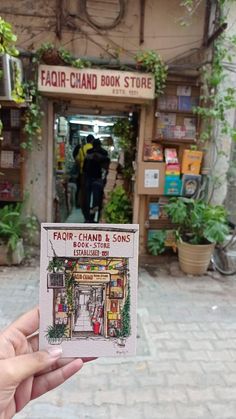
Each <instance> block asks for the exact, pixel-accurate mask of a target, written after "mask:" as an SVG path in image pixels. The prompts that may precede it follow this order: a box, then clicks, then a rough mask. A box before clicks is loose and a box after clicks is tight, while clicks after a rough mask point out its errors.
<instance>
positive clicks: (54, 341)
mask: <svg viewBox="0 0 236 419" xmlns="http://www.w3.org/2000/svg"><path fill="white" fill-rule="evenodd" d="M45 337H46V339H47V340H48V343H49V344H50V345H60V344H61V343H62V341H63V339H64V338H67V337H68V336H67V325H66V324H55V325H54V326H52V325H50V326H48V328H47V330H46V335H45Z"/></svg>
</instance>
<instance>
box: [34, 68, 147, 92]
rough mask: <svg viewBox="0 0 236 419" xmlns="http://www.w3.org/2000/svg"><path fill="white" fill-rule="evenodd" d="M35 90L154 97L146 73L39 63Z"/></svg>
mask: <svg viewBox="0 0 236 419" xmlns="http://www.w3.org/2000/svg"><path fill="white" fill-rule="evenodd" d="M38 90H39V91H40V92H45V93H54V94H58V95H60V96H61V95H62V94H63V93H64V94H73V95H93V96H108V97H119V98H122V97H123V98H132V99H149V100H151V99H154V97H155V83H154V77H153V75H152V74H150V73H138V72H136V73H135V72H129V71H118V70H103V69H93V68H85V69H76V68H73V67H62V66H48V65H40V66H39V72H38Z"/></svg>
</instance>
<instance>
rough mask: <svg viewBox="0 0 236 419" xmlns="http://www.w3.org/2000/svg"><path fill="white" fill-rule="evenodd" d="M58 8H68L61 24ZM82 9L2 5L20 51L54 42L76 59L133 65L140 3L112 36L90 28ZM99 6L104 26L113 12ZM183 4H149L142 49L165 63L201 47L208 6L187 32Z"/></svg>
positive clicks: (128, 9) (71, 4) (152, 0)
mask: <svg viewBox="0 0 236 419" xmlns="http://www.w3.org/2000/svg"><path fill="white" fill-rule="evenodd" d="M112 1H114V2H115V0H111V2H112ZM58 3H60V4H62V5H63V12H62V18H61V24H60V19H59V18H58V19H57V13H56V5H57V4H58ZM82 3H83V2H82V1H77V0H64V1H62V0H61V1H60V2H58V1H57V0H48V1H47V2H45V1H44V0H38V1H34V0H22V1H20V2H17V1H15V0H2V1H1V5H0V15H1V16H2V17H3V18H4V19H6V20H7V21H9V22H11V23H12V24H13V27H14V30H15V31H16V33H17V35H18V46H19V47H21V48H23V49H26V50H28V49H29V50H35V49H37V48H38V47H39V46H40V45H41V44H42V43H43V42H53V43H56V44H58V45H59V44H60V45H63V46H65V47H66V48H68V49H70V50H71V51H72V52H73V53H74V54H75V55H76V56H85V55H86V56H100V55H104V56H109V54H112V53H113V54H114V53H115V52H119V53H120V57H121V59H122V58H124V59H130V58H132V57H133V56H134V54H135V53H136V52H137V51H138V50H140V48H141V47H140V44H139V29H140V2H139V0H129V1H125V3H126V4H127V5H126V6H125V14H124V18H123V19H122V21H121V22H120V23H119V25H118V26H116V27H115V28H114V29H112V30H107V31H104V30H101V29H96V28H95V27H94V26H93V25H92V24H87V23H86V16H85V14H84V12H83V10H81V6H80V4H82ZM94 3H97V8H96V9H95V11H94V13H97V14H98V13H100V17H99V19H100V20H101V21H102V18H101V16H103V19H104V22H105V21H106V14H108V13H110V12H109V11H107V10H106V7H105V6H104V7H102V6H101V8H100V4H102V3H103V2H102V1H97V2H95V1H94ZM105 3H106V2H104V4H105ZM180 3H181V2H180V0H169V1H166V0H147V1H146V7H145V19H144V42H143V44H142V49H150V48H151V49H154V50H156V51H159V52H160V53H161V55H162V56H163V58H164V60H170V59H173V58H174V57H177V56H179V55H181V54H183V53H185V52H186V51H189V50H192V49H195V48H199V47H200V46H201V43H202V36H203V26H204V1H203V2H202V5H201V7H200V8H199V10H198V12H197V14H196V16H194V17H193V19H192V20H191V25H190V26H186V27H181V26H180V23H179V19H180V18H181V16H183V15H184V10H183V8H182V7H180ZM71 15H73V17H72V16H71ZM56 31H58V32H60V31H61V40H59V39H58V38H57V37H56V34H55V32H56Z"/></svg>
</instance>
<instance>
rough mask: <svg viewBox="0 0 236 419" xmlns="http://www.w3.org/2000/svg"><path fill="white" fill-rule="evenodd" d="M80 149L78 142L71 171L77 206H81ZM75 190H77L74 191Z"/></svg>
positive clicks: (71, 183) (71, 182)
mask: <svg viewBox="0 0 236 419" xmlns="http://www.w3.org/2000/svg"><path fill="white" fill-rule="evenodd" d="M79 150H80V143H78V144H77V145H76V146H75V148H74V150H73V153H72V154H73V158H74V162H73V165H72V167H71V170H70V173H69V182H70V185H71V187H72V190H73V196H74V199H73V204H74V205H75V206H76V208H79V207H80V205H79V189H80V167H79V161H78V157H79ZM74 190H75V192H74Z"/></svg>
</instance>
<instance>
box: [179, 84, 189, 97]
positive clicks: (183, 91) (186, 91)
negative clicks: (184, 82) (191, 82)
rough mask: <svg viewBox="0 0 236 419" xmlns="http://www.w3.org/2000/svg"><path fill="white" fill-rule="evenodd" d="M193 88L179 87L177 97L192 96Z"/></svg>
mask: <svg viewBox="0 0 236 419" xmlns="http://www.w3.org/2000/svg"><path fill="white" fill-rule="evenodd" d="M191 92H192V88H191V86H177V96H191Z"/></svg>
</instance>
